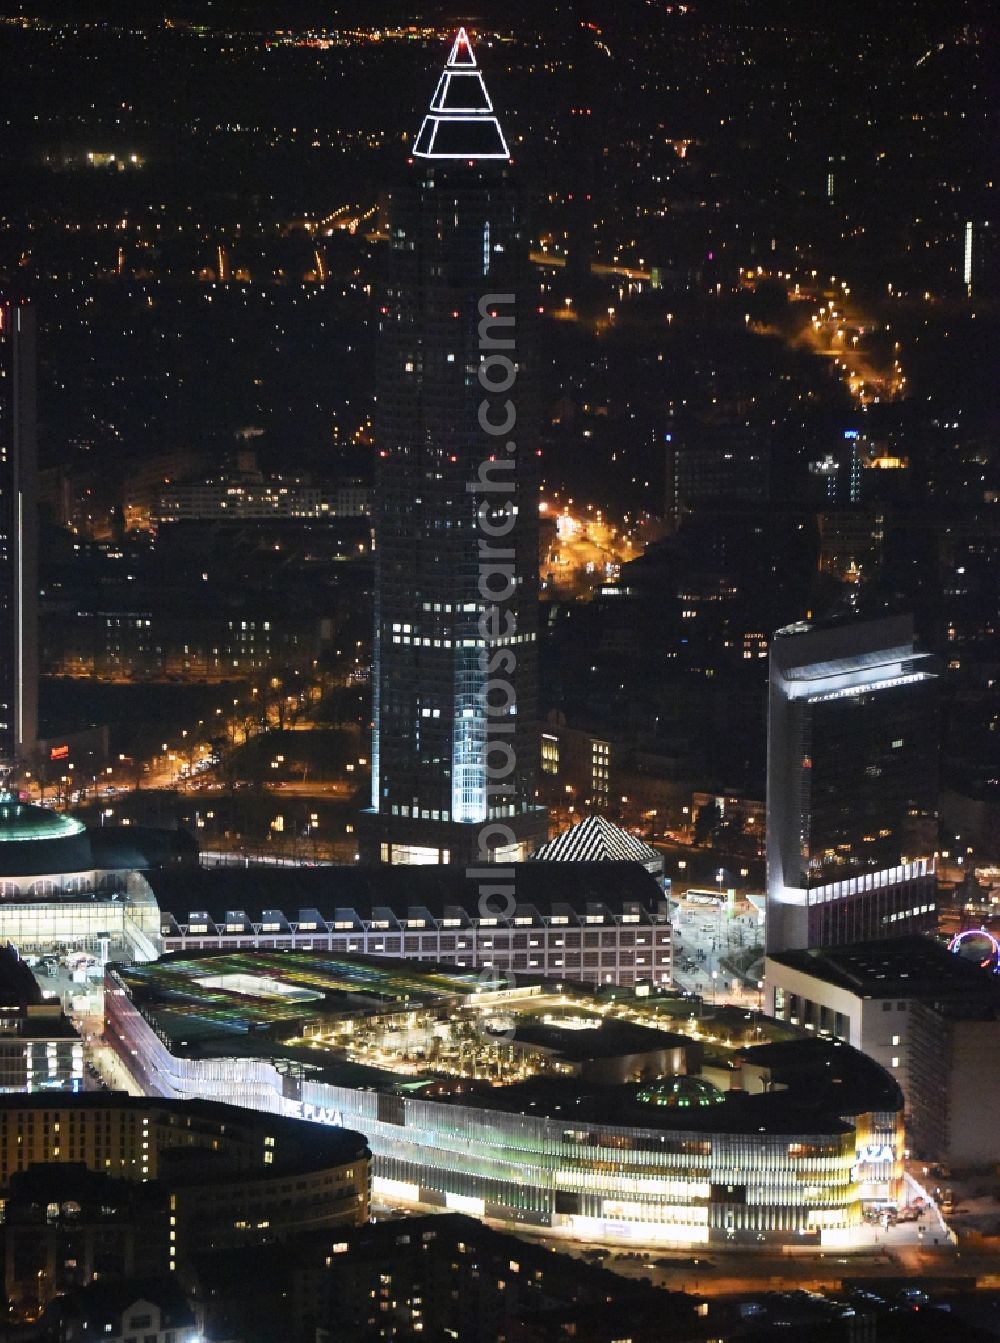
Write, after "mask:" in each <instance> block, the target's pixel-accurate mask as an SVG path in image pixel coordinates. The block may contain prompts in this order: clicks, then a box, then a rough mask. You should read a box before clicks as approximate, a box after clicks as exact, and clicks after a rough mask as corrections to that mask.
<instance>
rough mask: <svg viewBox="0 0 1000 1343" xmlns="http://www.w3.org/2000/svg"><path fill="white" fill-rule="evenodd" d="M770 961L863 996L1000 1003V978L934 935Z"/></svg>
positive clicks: (783, 955) (788, 955) (820, 949)
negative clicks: (970, 997) (968, 998)
mask: <svg viewBox="0 0 1000 1343" xmlns="http://www.w3.org/2000/svg"><path fill="white" fill-rule="evenodd" d="M767 959H768V960H769V961H773V962H774V963H775V964H776V965H784V966H787V967H788V969H790V970H797V971H799V972H800V973H801V974H805V975H811V976H813V977H814V978H816V979H820V980H822V981H823V982H824V983H825V984H832V985H833V986H834V987H836V988H840V989H847V990H848V991H849V992H850V993H854V994H857V996H858V997H859V998H943V997H951V996H956V997H962V996H966V995H969V994H974V995H976V996H977V997H980V998H986V999H989V1000H991V1001H997V1002H1000V977H998V976H996V975H993V974H991V973H990V972H989V971H987V970H983V969H982V968H981V967H980V966H978V965H976V964H975V963H974V962H973V961H970V960H968V959H966V958H965V957H963V956H958V955H955V954H954V953H952V952H950V951H949V950H948V948H947V947H946V946H945V945H944V943H942V942H939V941H938V940H937V939H936V938H934V937H919V936H914V937H892V938H885V939H884V940H882V941H877V942H858V943H856V944H855V945H853V946H845V947H810V948H808V949H807V950H803V951H779V952H775V953H773V954H769V955H768V957H767Z"/></svg>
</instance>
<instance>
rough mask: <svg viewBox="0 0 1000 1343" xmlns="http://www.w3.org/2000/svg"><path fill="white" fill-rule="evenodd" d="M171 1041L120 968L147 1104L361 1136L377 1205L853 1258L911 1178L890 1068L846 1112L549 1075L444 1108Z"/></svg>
mask: <svg viewBox="0 0 1000 1343" xmlns="http://www.w3.org/2000/svg"><path fill="white" fill-rule="evenodd" d="M202 982H204V981H202ZM164 1020H166V1019H165V1018H164ZM170 1031H171V1033H170V1034H168V1032H167V1030H166V1029H164V1028H163V1027H162V1026H161V1025H159V1024H158V1022H157V1018H156V1014H155V1013H150V1014H148V1015H147V1014H146V1013H144V1011H143V1010H140V1007H139V1005H138V1004H137V1003H136V1002H135V1001H134V1000H133V997H132V995H131V993H130V991H129V988H128V986H127V985H126V983H125V981H124V979H123V978H122V977H121V976H120V975H119V974H118V973H117V972H115V971H111V972H109V978H108V984H107V991H106V1038H107V1039H108V1041H109V1043H110V1044H111V1045H112V1046H113V1048H115V1050H116V1051H117V1052H118V1054H119V1056H120V1057H121V1058H122V1060H123V1061H124V1062H125V1064H126V1065H127V1067H128V1068H129V1070H130V1071H131V1073H132V1074H133V1076H134V1077H135V1079H136V1081H137V1082H138V1083H139V1084H140V1085H141V1086H142V1087H143V1089H145V1090H146V1091H148V1092H149V1093H150V1094H154V1095H162V1096H169V1097H176V1098H185V1097H201V1098H205V1099H220V1100H221V1099H226V1100H228V1101H230V1102H235V1103H237V1104H240V1105H246V1106H250V1107H252V1108H254V1109H258V1110H262V1111H266V1112H270V1113H274V1114H281V1115H287V1116H292V1117H297V1118H304V1119H310V1120H313V1121H314V1122H317V1123H321V1124H333V1125H344V1126H346V1127H348V1128H352V1129H357V1130H358V1131H360V1132H362V1133H364V1134H365V1136H366V1137H367V1139H368V1143H369V1145H370V1147H371V1150H372V1153H373V1158H374V1160H373V1176H374V1179H373V1198H374V1199H375V1201H376V1202H378V1201H379V1200H381V1201H383V1202H386V1203H394V1204H395V1203H399V1204H406V1205H414V1206H424V1207H437V1208H447V1209H450V1210H454V1211H461V1212H467V1213H471V1214H474V1215H478V1216H482V1217H485V1218H488V1219H491V1220H493V1221H495V1222H499V1223H501V1224H504V1225H506V1226H508V1227H511V1228H515V1227H519V1228H523V1229H527V1228H537V1229H539V1230H544V1231H545V1233H546V1234H548V1235H553V1236H557V1237H565V1238H568V1239H577V1240H586V1241H593V1242H598V1243H601V1242H604V1243H608V1244H622V1243H633V1244H636V1245H650V1246H655V1245H689V1246H695V1245H711V1244H720V1245H724V1244H729V1245H734V1246H739V1245H745V1246H747V1247H753V1246H759V1245H760V1244H761V1243H762V1242H765V1243H771V1244H780V1243H796V1244H802V1243H806V1244H808V1243H812V1244H816V1245H822V1246H839V1247H849V1246H850V1245H851V1244H852V1243H853V1242H854V1241H858V1242H859V1243H860V1242H861V1241H862V1240H863V1239H864V1238H865V1237H864V1232H863V1217H862V1206H863V1200H865V1199H868V1200H871V1199H875V1198H878V1197H879V1196H880V1195H884V1196H887V1197H891V1196H892V1191H893V1189H894V1187H895V1184H896V1182H897V1181H898V1179H899V1176H900V1172H901V1160H902V1146H903V1138H902V1132H901V1128H900V1124H901V1102H900V1105H899V1107H898V1108H891V1105H892V1102H893V1101H894V1100H895V1099H897V1098H898V1089H894V1084H892V1083H891V1081H889V1085H888V1088H886V1086H885V1085H884V1082H883V1080H882V1079H883V1078H884V1075H883V1074H882V1072H881V1070H880V1069H876V1073H877V1075H878V1076H877V1078H876V1086H875V1087H874V1089H872V1088H871V1087H870V1085H869V1090H868V1094H867V1095H863V1094H861V1093H862V1092H863V1091H864V1088H863V1087H862V1088H861V1089H860V1091H859V1089H858V1088H856V1087H850V1088H845V1089H844V1090H845V1109H844V1113H836V1112H833V1111H832V1110H830V1109H827V1108H826V1107H824V1106H823V1105H822V1104H813V1105H812V1106H807V1105H806V1104H805V1100H804V1098H803V1097H802V1096H795V1095H791V1098H790V1099H789V1095H790V1093H785V1092H783V1091H776V1092H774V1093H773V1094H768V1093H767V1092H758V1093H757V1094H754V1095H751V1094H747V1093H737V1094H734V1093H730V1094H729V1095H728V1096H726V1097H725V1098H724V1100H722V1101H721V1102H719V1103H715V1104H708V1105H701V1106H696V1107H694V1108H685V1107H671V1106H662V1107H661V1106H656V1105H651V1104H649V1103H648V1102H646V1103H643V1102H642V1101H640V1100H639V1093H640V1092H641V1090H642V1088H641V1087H639V1086H625V1087H619V1086H614V1087H608V1088H602V1087H599V1086H588V1085H586V1084H583V1083H581V1082H579V1081H578V1080H577V1079H568V1078H567V1079H555V1078H552V1077H548V1078H545V1079H534V1080H533V1081H528V1082H526V1083H523V1084H521V1085H520V1086H514V1087H510V1088H503V1087H499V1088H489V1087H486V1088H480V1089H479V1090H478V1091H475V1090H474V1089H473V1088H462V1087H455V1086H454V1085H452V1086H451V1087H450V1094H449V1095H448V1096H447V1097H444V1096H440V1097H438V1098H435V1097H434V1095H433V1092H434V1090H435V1084H434V1083H432V1082H428V1079H427V1078H426V1077H423V1078H420V1077H414V1078H409V1079H407V1078H405V1077H399V1078H396V1079H394V1084H393V1085H389V1084H388V1082H390V1081H393V1079H392V1078H391V1075H390V1074H382V1073H379V1072H378V1071H377V1070H376V1069H374V1068H370V1069H365V1068H360V1067H358V1066H357V1065H348V1067H347V1068H346V1069H344V1070H342V1069H341V1068H339V1067H338V1066H337V1065H335V1066H334V1067H332V1068H323V1067H311V1066H310V1064H309V1063H308V1062H307V1061H306V1057H305V1056H306V1055H307V1053H308V1051H306V1050H301V1051H298V1054H297V1055H296V1056H295V1057H291V1056H289V1057H281V1058H275V1056H274V1053H273V1052H272V1053H271V1055H270V1056H269V1057H253V1056H250V1054H249V1050H248V1045H249V1049H250V1050H252V1048H253V1047H252V1045H250V1042H249V1041H248V1040H247V1038H246V1036H244V1037H243V1039H242V1040H241V1041H240V1042H239V1043H238V1044H237V1043H236V1041H235V1040H234V1042H233V1047H232V1049H231V1050H228V1049H227V1048H226V1043H225V1041H224V1040H221V1041H220V1040H219V1039H218V1038H216V1039H215V1040H214V1041H211V1042H210V1041H209V1040H208V1039H204V1040H202V1041H201V1042H197V1039H196V1037H197V1035H198V1033H199V1027H198V1025H197V1024H196V1023H195V1022H194V1021H193V1022H192V1031H191V1038H190V1039H189V1040H179V1039H177V1038H176V1020H175V1021H174V1022H173V1023H172V1024H171V1026H170ZM813 1043H815V1042H812V1041H805V1042H804V1044H805V1046H806V1048H809V1047H811V1046H812V1044H813ZM765 1048H766V1047H765ZM210 1053H211V1056H208V1055H209V1054H210ZM752 1053H753V1051H752V1050H751V1051H748V1055H749V1054H752ZM850 1053H851V1054H852V1055H853V1051H850ZM846 1056H847V1054H846V1052H845V1056H844V1057H845V1058H846ZM321 1057H322V1056H321ZM855 1057H860V1056H855ZM864 1063H865V1064H866V1066H867V1061H866V1060H865V1061H864ZM872 1067H874V1065H872ZM338 1074H340V1075H338ZM345 1074H346V1075H345ZM438 1089H440V1088H438ZM463 1090H465V1091H470V1090H472V1091H473V1094H471V1095H470V1096H468V1097H466V1096H464V1095H463V1094H461V1093H462V1091H463ZM848 1093H849V1094H848ZM881 1105H889V1106H890V1108H886V1109H880V1108H878V1107H879V1106H881ZM806 1116H808V1118H807V1117H806Z"/></svg>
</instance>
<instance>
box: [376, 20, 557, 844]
mask: <svg viewBox="0 0 1000 1343" xmlns="http://www.w3.org/2000/svg"><path fill="white" fill-rule="evenodd" d="M512 173H513V169H512V165H511V160H510V155H509V152H508V148H507V143H506V141H505V139H504V135H503V131H502V130H501V128H500V123H499V121H498V119H497V117H496V116H495V114H494V111H493V105H492V103H491V102H490V99H489V95H488V94H487V92H486V87H485V85H484V83H483V79H482V75H481V74H480V72H479V69H478V67H477V65H476V59H475V56H474V54H473V51H472V46H471V44H470V42H469V39H468V37H467V36H466V33H465V30H464V29H463V30H461V31H460V32H459V35H458V37H457V39H456V41H455V44H454V46H453V48H452V51H451V55H450V57H449V59H448V63H447V66H446V67H445V70H444V73H443V74H442V76H441V79H440V81H439V83H438V86H437V90H436V92H435V94H434V98H433V100H432V102H431V106H430V110H429V112H428V114H427V116H426V117H425V118H424V122H423V125H422V126H421V128H420V132H419V134H418V136H417V139H416V142H415V144H414V146H413V157H412V158H411V160H410V163H409V165H408V171H407V174H406V179H405V181H404V182H403V184H402V185H401V186H400V188H399V189H398V190H397V191H395V192H394V193H393V196H392V201H391V206H390V219H391V226H390V244H389V248H390V251H389V261H388V268H387V275H386V282H385V285H384V287H383V293H382V303H381V320H380V336H379V366H378V406H377V421H376V424H377V449H378V465H377V475H376V488H375V508H374V527H375V546H376V552H375V553H376V604H375V647H374V666H373V682H374V687H373V700H374V709H373V712H374V732H373V740H372V811H371V812H370V813H369V814H368V815H367V816H366V818H365V819H366V824H365V825H364V827H363V829H362V837H361V838H362V843H361V849H362V858H363V859H365V860H368V861H370V860H376V861H382V862H394V863H441V862H454V863H461V862H469V861H474V860H475V859H476V858H477V857H478V856H480V855H481V854H482V853H488V854H489V856H490V857H492V858H494V859H506V858H513V857H515V856H523V854H525V853H527V852H529V851H530V850H531V848H533V847H534V845H535V843H536V842H537V841H538V840H539V839H540V838H542V837H544V830H545V818H544V812H542V811H541V810H540V809H539V808H538V807H537V806H536V805H535V802H534V781H535V768H536V756H537V741H536V731H535V725H536V719H537V707H536V697H537V690H536V681H537V647H536V625H537V571H538V539H537V527H538V514H537V510H538V493H537V488H538V487H537V481H536V476H535V470H534V467H535V457H536V437H537V432H536V415H535V406H534V402H535V392H534V387H533V382H534V378H535V368H534V363H533V346H534V341H533V326H534V324H535V300H534V298H533V296H532V294H531V285H530V277H529V271H528V267H529V262H528V238H527V235H526V232H525V229H524V225H523V222H522V217H521V211H520V202H519V196H518V192H517V190H516V188H515V185H514V182H513V180H512ZM491 482H492V485H491ZM494 487H495V488H494ZM491 567H492V568H493V570H494V571H495V572H494V573H493V576H492V577H490V576H489V574H488V573H487V570H489V569H490V568H491ZM505 575H506V577H505ZM501 682H502V684H501ZM491 740H492V741H494V742H495V743H501V744H498V745H496V749H491V745H490V742H491Z"/></svg>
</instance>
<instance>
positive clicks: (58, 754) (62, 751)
mask: <svg viewBox="0 0 1000 1343" xmlns="http://www.w3.org/2000/svg"><path fill="white" fill-rule="evenodd" d="M68 757H69V747H68V746H53V748H52V750H51V751H50V752H49V759H50V760H66V759H67V758H68Z"/></svg>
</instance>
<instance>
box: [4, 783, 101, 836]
mask: <svg viewBox="0 0 1000 1343" xmlns="http://www.w3.org/2000/svg"><path fill="white" fill-rule="evenodd" d="M84 829H85V826H84V825H83V823H82V822H81V821H77V820H75V819H74V818H73V817H72V816H62V815H60V814H59V813H58V812H55V811H49V809H48V808H47V807H34V806H32V805H31V804H30V803H27V802H19V801H18V799H17V798H15V797H12V796H11V794H10V793H0V844H10V843H23V842H24V841H26V840H33V839H48V840H53V839H64V838H65V839H69V838H70V837H71V836H72V835H79V834H82V833H83V831H84Z"/></svg>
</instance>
